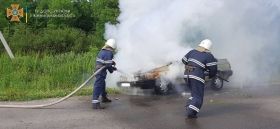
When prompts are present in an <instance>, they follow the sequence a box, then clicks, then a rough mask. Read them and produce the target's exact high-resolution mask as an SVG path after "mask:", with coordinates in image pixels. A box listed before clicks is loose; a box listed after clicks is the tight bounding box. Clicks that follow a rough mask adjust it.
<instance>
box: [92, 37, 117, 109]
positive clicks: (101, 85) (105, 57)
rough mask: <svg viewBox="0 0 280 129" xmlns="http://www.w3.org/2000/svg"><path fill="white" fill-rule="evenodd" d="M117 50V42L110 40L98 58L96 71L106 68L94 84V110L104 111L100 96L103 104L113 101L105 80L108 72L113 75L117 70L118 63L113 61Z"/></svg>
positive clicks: (97, 76)
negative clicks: (108, 93) (109, 96)
mask: <svg viewBox="0 0 280 129" xmlns="http://www.w3.org/2000/svg"><path fill="white" fill-rule="evenodd" d="M115 49H116V42H115V40H114V39H109V40H107V41H106V43H105V46H104V47H103V48H102V50H101V51H100V52H99V53H98V56H97V58H96V64H95V71H97V70H98V69H100V68H101V67H103V66H105V68H104V69H103V70H101V71H100V72H99V73H98V74H96V76H95V77H96V79H95V82H94V91H93V99H92V105H93V108H94V109H104V107H102V106H101V104H100V101H99V96H102V98H101V102H103V103H108V102H111V100H110V99H108V97H107V92H106V83H105V79H106V75H107V70H108V71H109V72H110V73H113V72H114V71H115V70H117V69H116V67H115V65H116V63H115V62H114V61H113V60H112V59H113V55H114V51H115Z"/></svg>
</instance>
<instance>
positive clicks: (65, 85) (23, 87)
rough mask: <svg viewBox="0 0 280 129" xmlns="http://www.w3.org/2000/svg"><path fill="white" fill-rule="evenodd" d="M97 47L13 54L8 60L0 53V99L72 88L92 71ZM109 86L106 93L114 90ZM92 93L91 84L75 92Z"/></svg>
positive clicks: (57, 94) (31, 97) (48, 94)
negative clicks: (83, 49)
mask: <svg viewBox="0 0 280 129" xmlns="http://www.w3.org/2000/svg"><path fill="white" fill-rule="evenodd" d="M96 53H97V49H93V50H92V51H91V52H87V53H82V54H75V53H72V52H69V53H65V54H60V55H39V54H32V55H29V56H21V55H18V54H16V56H15V59H13V60H11V59H10V58H9V57H8V56H7V55H5V54H2V55H0V100H2V101H13V100H34V99H43V98H53V97H62V96H65V95H67V94H68V93H70V92H72V91H73V90H74V89H75V88H77V86H79V85H80V84H82V83H83V81H85V80H86V79H87V78H88V77H89V76H90V75H91V74H92V73H93V66H94V61H95V56H96ZM117 92H118V91H117V90H116V89H109V93H117ZM90 94H92V84H91V86H90V87H89V88H85V89H82V90H81V91H80V92H79V93H78V95H90Z"/></svg>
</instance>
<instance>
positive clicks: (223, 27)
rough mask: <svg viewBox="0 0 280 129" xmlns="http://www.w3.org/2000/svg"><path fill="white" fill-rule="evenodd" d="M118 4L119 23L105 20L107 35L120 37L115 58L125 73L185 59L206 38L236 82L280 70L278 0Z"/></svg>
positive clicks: (161, 0)
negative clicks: (230, 69) (227, 61)
mask: <svg viewBox="0 0 280 129" xmlns="http://www.w3.org/2000/svg"><path fill="white" fill-rule="evenodd" d="M119 7H120V10H121V14H120V16H119V17H118V21H119V22H120V23H119V24H117V25H111V24H109V23H108V24H106V33H105V38H107V39H108V38H115V39H116V40H117V43H118V52H117V54H116V55H115V60H116V62H117V67H118V68H119V69H121V70H122V71H125V72H126V73H133V72H136V71H139V70H144V71H145V70H149V69H151V68H154V67H158V66H162V65H164V64H167V63H168V62H170V61H180V60H181V58H182V57H183V56H184V55H185V54H186V53H187V52H188V51H189V50H191V49H192V48H195V47H196V46H197V44H198V43H199V42H200V41H201V40H203V39H205V38H209V39H211V40H212V41H213V43H214V44H213V49H212V53H213V54H214V56H216V57H217V58H227V59H228V60H229V61H230V63H231V66H232V69H233V71H234V76H233V78H232V79H233V81H235V82H244V81H247V80H250V81H254V80H260V79H265V80H270V78H271V77H272V76H275V75H278V73H279V72H280V68H279V66H280V61H279V60H278V59H279V57H280V54H279V52H278V50H279V48H280V43H279V41H280V37H279V34H280V22H279V21H280V2H279V1H278V0H247V1H243V2H242V3H241V2H240V1H235V0H211V1H209V0H152V1H151V0H133V1H132V0H120V1H119ZM174 71H177V70H174Z"/></svg>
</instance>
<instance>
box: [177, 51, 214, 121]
mask: <svg viewBox="0 0 280 129" xmlns="http://www.w3.org/2000/svg"><path fill="white" fill-rule="evenodd" d="M182 62H183V63H184V64H185V73H184V79H185V81H186V83H187V86H188V87H189V89H190V90H191V97H190V98H189V99H190V100H189V101H190V102H189V103H188V102H187V105H186V107H187V109H186V110H187V116H188V117H190V118H196V114H197V113H198V112H199V109H200V108H201V106H202V103H203V96H204V86H205V85H204V83H205V74H204V72H205V71H208V72H209V77H210V78H212V77H214V76H215V75H216V74H217V60H216V59H215V58H214V56H213V55H212V54H211V53H210V52H201V51H198V50H195V49H194V50H191V51H190V52H188V53H187V54H186V55H185V56H184V57H183V59H182Z"/></svg>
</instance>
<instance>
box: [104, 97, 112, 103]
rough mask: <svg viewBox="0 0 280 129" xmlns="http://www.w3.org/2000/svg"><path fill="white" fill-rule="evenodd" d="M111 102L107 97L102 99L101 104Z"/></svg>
mask: <svg viewBox="0 0 280 129" xmlns="http://www.w3.org/2000/svg"><path fill="white" fill-rule="evenodd" d="M111 102H112V100H110V99H108V98H107V96H105V97H102V103H111Z"/></svg>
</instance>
